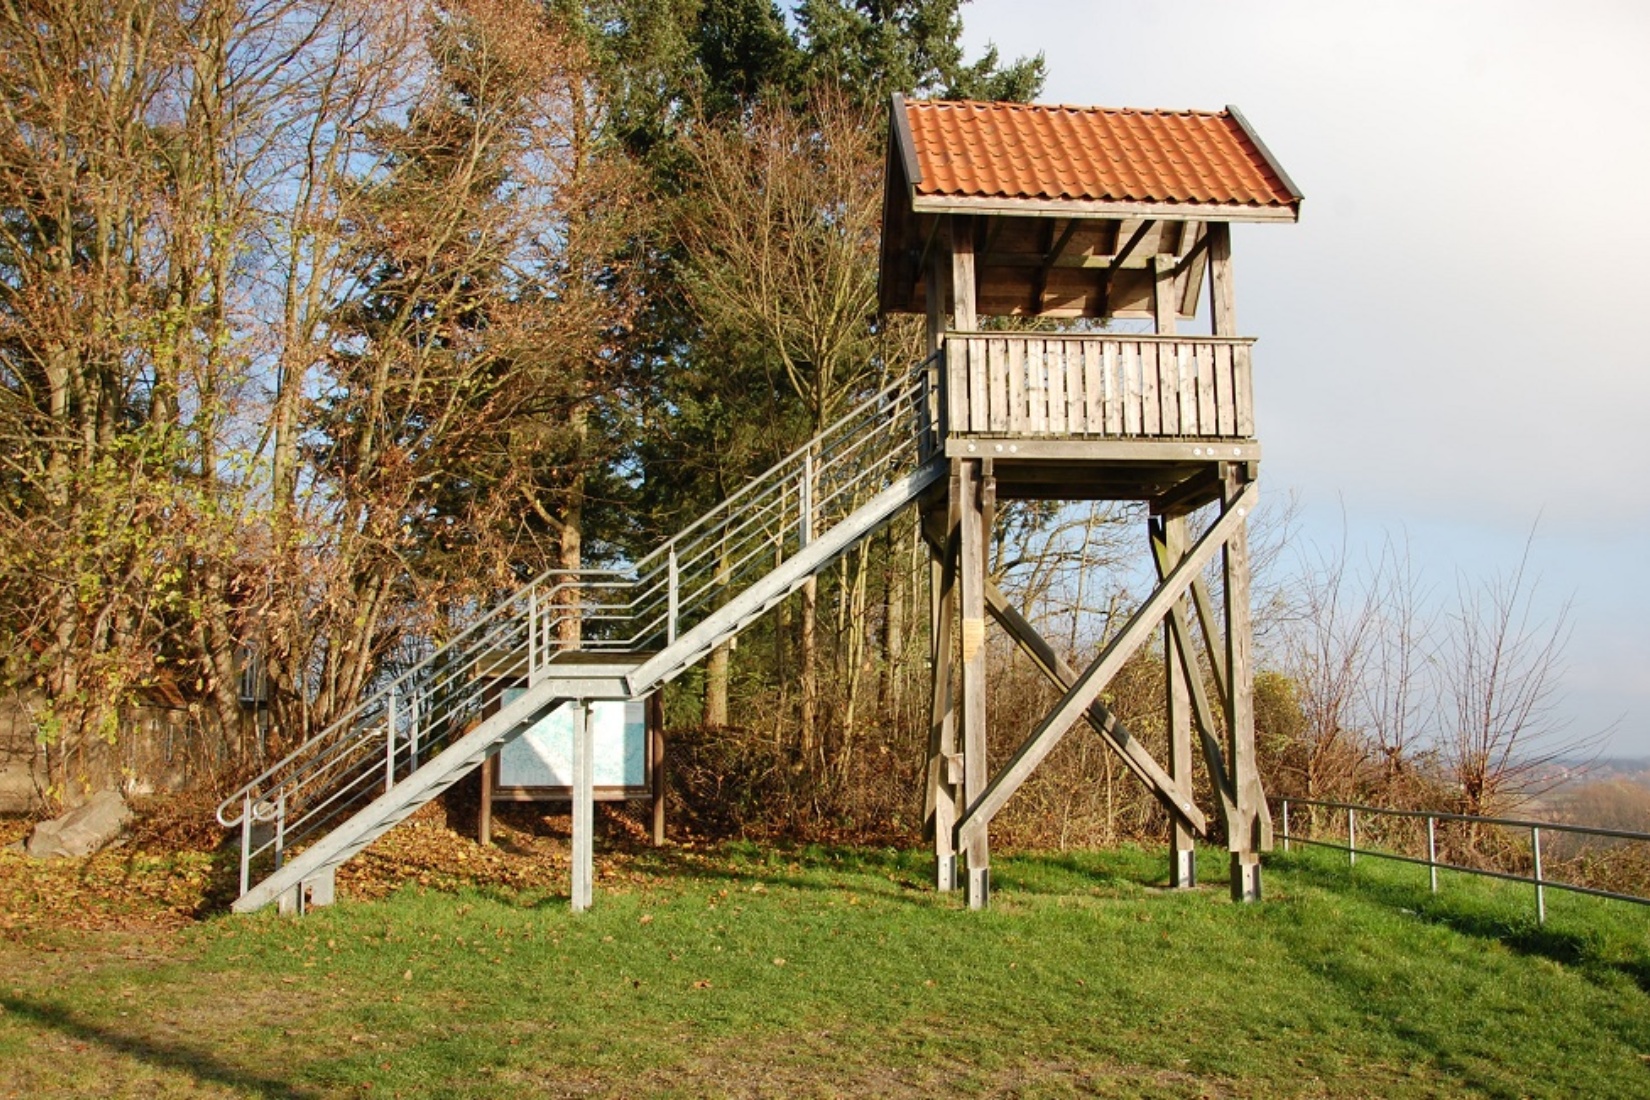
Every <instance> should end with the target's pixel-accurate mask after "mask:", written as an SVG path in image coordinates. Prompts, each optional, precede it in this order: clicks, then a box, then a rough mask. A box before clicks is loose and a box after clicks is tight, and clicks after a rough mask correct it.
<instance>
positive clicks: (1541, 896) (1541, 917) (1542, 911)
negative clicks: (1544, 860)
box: [1530, 825, 1547, 924]
mask: <svg viewBox="0 0 1650 1100" xmlns="http://www.w3.org/2000/svg"><path fill="white" fill-rule="evenodd" d="M1530 847H1531V849H1532V851H1533V852H1534V853H1535V922H1536V923H1537V924H1546V923H1547V888H1546V887H1545V886H1543V885H1542V884H1541V829H1540V828H1539V827H1538V826H1534V825H1532V826H1530Z"/></svg>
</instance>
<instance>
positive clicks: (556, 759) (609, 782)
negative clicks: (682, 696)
mask: <svg viewBox="0 0 1650 1100" xmlns="http://www.w3.org/2000/svg"><path fill="white" fill-rule="evenodd" d="M522 690H523V689H521V688H516V687H511V688H505V689H504V692H503V698H502V700H501V702H502V703H504V704H505V705H508V704H510V703H511V702H513V701H514V700H515V699H516V698H517V697H519V696H520V695H521V693H522ZM589 707H590V716H589V722H590V733H591V740H592V741H593V742H594V749H595V755H594V761H593V763H594V765H595V768H594V774H593V776H592V779H593V783H594V785H595V786H596V787H598V788H602V787H606V788H618V787H628V788H633V789H645V788H646V787H647V783H648V776H647V720H646V716H645V711H644V709H643V706H642V704H641V703H640V702H621V701H617V700H607V699H603V700H598V701H596V702H593V703H591V704H589ZM497 785H498V786H499V787H532V788H544V787H551V788H560V789H563V790H571V789H572V786H573V705H572V704H571V703H566V704H563V705H562V706H559V707H557V708H556V709H555V710H553V711H551V712H550V713H549V714H547V715H545V716H544V717H543V718H541V719H539V720H538V721H537V722H535V723H534V724H533V725H532V726H531V727H529V728H528V729H527V731H526V732H524V733H523V734H522V735H521V736H520V737H517V738H516V739H515V740H513V741H511V742H509V743H508V744H506V745H505V746H504V747H503V748H502V749H500V750H499V754H498V779H497Z"/></svg>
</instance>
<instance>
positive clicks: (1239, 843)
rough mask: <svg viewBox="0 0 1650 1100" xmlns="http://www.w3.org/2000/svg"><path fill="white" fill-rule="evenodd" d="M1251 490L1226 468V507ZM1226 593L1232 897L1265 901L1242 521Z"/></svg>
mask: <svg viewBox="0 0 1650 1100" xmlns="http://www.w3.org/2000/svg"><path fill="white" fill-rule="evenodd" d="M1246 488H1247V482H1246V481H1245V479H1244V468H1243V467H1242V466H1240V465H1236V464H1232V465H1228V466H1227V467H1226V479H1225V486H1224V489H1223V499H1222V508H1223V509H1226V510H1229V509H1231V508H1233V507H1234V506H1237V505H1236V502H1237V501H1238V499H1239V497H1240V494H1242V493H1244V491H1245V490H1246ZM1222 568H1223V569H1224V581H1225V583H1224V585H1223V587H1224V588H1225V590H1226V591H1225V595H1226V678H1227V684H1226V740H1227V756H1226V759H1227V765H1228V767H1230V769H1231V778H1232V785H1233V787H1234V788H1236V790H1235V792H1234V793H1235V794H1236V796H1237V813H1236V814H1234V815H1233V817H1232V820H1231V821H1229V822H1228V823H1227V848H1228V849H1229V850H1230V851H1231V853H1232V900H1233V901H1259V900H1260V894H1261V890H1260V845H1261V838H1262V832H1263V830H1262V825H1261V822H1260V817H1261V815H1262V814H1263V813H1264V812H1265V801H1264V797H1263V796H1261V793H1260V775H1259V772H1258V771H1257V769H1256V766H1255V697H1254V680H1253V668H1252V666H1251V664H1250V661H1251V654H1250V649H1251V647H1252V645H1253V636H1252V632H1253V627H1252V625H1251V622H1250V611H1249V525H1248V522H1247V521H1246V520H1241V519H1240V520H1239V521H1238V523H1237V525H1236V527H1235V528H1234V529H1233V531H1232V534H1231V536H1230V537H1229V538H1228V539H1227V540H1226V547H1225V552H1224V553H1223V554H1222Z"/></svg>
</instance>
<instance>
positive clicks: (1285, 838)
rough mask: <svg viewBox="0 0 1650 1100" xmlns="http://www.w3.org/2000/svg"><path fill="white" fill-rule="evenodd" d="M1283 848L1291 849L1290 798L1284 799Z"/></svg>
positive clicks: (1285, 849)
mask: <svg viewBox="0 0 1650 1100" xmlns="http://www.w3.org/2000/svg"><path fill="white" fill-rule="evenodd" d="M1283 850H1284V851H1286V852H1287V851H1288V850H1289V800H1288V799H1287V798H1286V799H1284V800H1283Z"/></svg>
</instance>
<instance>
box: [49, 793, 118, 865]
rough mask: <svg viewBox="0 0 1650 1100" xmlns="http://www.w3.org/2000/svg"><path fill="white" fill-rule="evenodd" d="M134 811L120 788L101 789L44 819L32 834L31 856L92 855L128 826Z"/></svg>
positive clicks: (50, 857) (106, 845) (51, 857)
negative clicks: (117, 790) (57, 814)
mask: <svg viewBox="0 0 1650 1100" xmlns="http://www.w3.org/2000/svg"><path fill="white" fill-rule="evenodd" d="M131 818H132V811H131V810H130V809H129V808H128V807H127V805H126V800H125V799H123V798H121V797H120V794H119V792H116V791H98V792H97V793H96V794H94V795H92V797H91V798H90V799H88V800H87V801H86V802H84V803H82V804H81V805H79V806H76V807H75V808H74V809H72V810H70V811H69V812H68V813H66V814H64V815H63V816H62V817H59V818H54V819H53V820H51V821H42V822H41V823H40V824H38V825H36V826H35V827H34V835H33V836H31V837H29V847H28V852H29V855H31V856H33V857H34V858H35V859H53V858H56V857H58V856H89V855H91V854H92V853H93V852H97V851H101V850H102V849H104V848H106V847H108V845H109V844H110V843H111V842H112V841H113V840H114V839H115V838H116V837H118V836H120V833H121V830H123V829H125V828H126V823H127V822H128V821H130V820H131Z"/></svg>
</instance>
